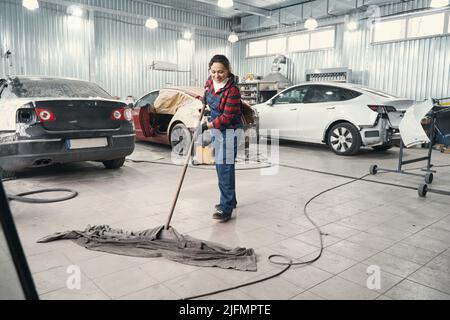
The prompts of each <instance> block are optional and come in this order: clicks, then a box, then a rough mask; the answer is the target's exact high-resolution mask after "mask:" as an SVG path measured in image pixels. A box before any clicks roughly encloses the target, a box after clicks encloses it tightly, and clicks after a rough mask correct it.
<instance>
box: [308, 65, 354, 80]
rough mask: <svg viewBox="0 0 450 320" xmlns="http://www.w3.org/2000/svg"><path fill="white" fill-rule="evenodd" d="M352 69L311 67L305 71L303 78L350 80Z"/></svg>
mask: <svg viewBox="0 0 450 320" xmlns="http://www.w3.org/2000/svg"><path fill="white" fill-rule="evenodd" d="M351 78H352V70H350V69H348V68H327V69H311V70H307V71H306V76H305V79H306V81H308V82H314V81H334V82H351Z"/></svg>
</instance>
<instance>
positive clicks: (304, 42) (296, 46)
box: [288, 33, 309, 52]
mask: <svg viewBox="0 0 450 320" xmlns="http://www.w3.org/2000/svg"><path fill="white" fill-rule="evenodd" d="M288 46H289V51H291V52H293V51H307V50H309V33H305V34H298V35H295V36H292V37H289V38H288Z"/></svg>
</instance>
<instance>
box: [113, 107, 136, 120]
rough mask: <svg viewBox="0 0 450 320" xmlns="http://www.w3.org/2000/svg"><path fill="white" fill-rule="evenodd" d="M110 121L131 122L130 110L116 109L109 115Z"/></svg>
mask: <svg viewBox="0 0 450 320" xmlns="http://www.w3.org/2000/svg"><path fill="white" fill-rule="evenodd" d="M111 119H113V120H126V121H131V119H132V117H131V110H130V109H129V108H120V109H116V110H114V111H113V112H112V113H111Z"/></svg>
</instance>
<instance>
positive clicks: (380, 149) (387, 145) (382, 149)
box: [372, 144, 392, 151]
mask: <svg viewBox="0 0 450 320" xmlns="http://www.w3.org/2000/svg"><path fill="white" fill-rule="evenodd" d="M391 148H392V145H390V144H382V145H381V146H374V147H372V149H374V150H376V151H386V150H389V149H391Z"/></svg>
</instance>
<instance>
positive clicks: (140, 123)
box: [132, 87, 257, 152]
mask: <svg viewBox="0 0 450 320" xmlns="http://www.w3.org/2000/svg"><path fill="white" fill-rule="evenodd" d="M203 94H204V89H203V88H202V87H170V88H164V89H160V90H155V91H152V92H150V93H148V94H146V95H145V96H143V97H142V98H140V99H139V100H137V101H136V103H135V105H134V108H133V110H132V116H133V121H134V124H135V127H136V139H137V140H142V141H151V142H157V143H163V144H170V145H171V146H172V148H173V149H175V148H178V151H179V152H183V150H185V148H187V147H188V144H187V141H188V140H186V137H190V136H191V135H192V132H193V130H194V129H195V127H196V126H197V124H198V119H199V117H200V112H201V108H202V97H203ZM242 105H243V115H242V120H243V123H244V130H245V131H246V132H247V131H248V129H250V128H253V129H256V126H257V117H256V112H255V110H254V109H253V108H252V107H251V106H250V105H248V104H247V103H246V102H244V101H243V102H242ZM207 112H209V110H207Z"/></svg>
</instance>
